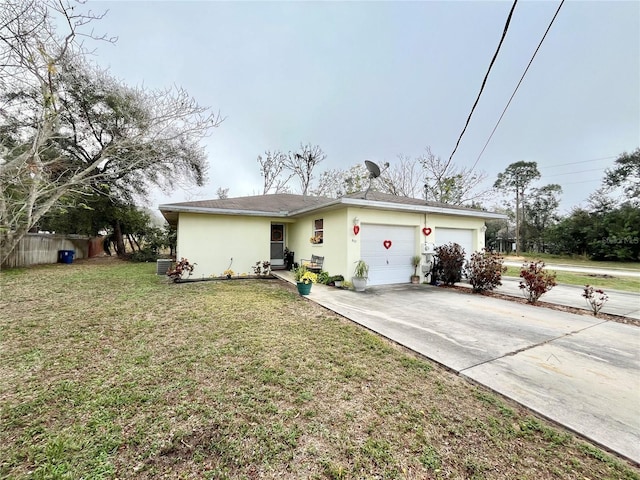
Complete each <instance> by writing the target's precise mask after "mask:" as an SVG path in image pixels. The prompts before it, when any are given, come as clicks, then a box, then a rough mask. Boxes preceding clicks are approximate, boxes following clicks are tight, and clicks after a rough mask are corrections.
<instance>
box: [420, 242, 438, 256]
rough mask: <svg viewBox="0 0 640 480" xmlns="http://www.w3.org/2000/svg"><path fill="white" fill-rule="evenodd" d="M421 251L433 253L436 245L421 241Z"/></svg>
mask: <svg viewBox="0 0 640 480" xmlns="http://www.w3.org/2000/svg"><path fill="white" fill-rule="evenodd" d="M422 253H427V254H434V253H436V246H435V245H434V244H433V243H429V242H426V243H423V244H422Z"/></svg>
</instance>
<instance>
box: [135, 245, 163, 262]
mask: <svg viewBox="0 0 640 480" xmlns="http://www.w3.org/2000/svg"><path fill="white" fill-rule="evenodd" d="M157 259H158V252H157V251H156V250H153V249H151V248H146V247H145V248H143V249H142V250H136V251H135V252H133V253H132V254H131V255H130V256H129V260H131V261H132V262H155V261H156V260H157Z"/></svg>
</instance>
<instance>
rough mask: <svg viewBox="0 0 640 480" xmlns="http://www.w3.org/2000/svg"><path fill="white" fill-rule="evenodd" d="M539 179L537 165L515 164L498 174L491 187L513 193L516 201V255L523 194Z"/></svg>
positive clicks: (534, 163)
mask: <svg viewBox="0 0 640 480" xmlns="http://www.w3.org/2000/svg"><path fill="white" fill-rule="evenodd" d="M538 178H540V172H539V171H538V164H537V163H536V162H525V161H520V162H515V163H512V164H511V165H509V166H508V167H507V168H506V169H505V171H504V172H502V173H499V174H498V178H497V180H496V181H495V183H494V184H493V187H494V188H496V189H498V190H501V191H503V192H515V196H516V198H515V200H516V208H515V210H516V255H519V254H520V249H521V245H520V237H521V233H522V232H521V226H522V218H523V215H522V213H521V209H520V206H521V203H522V199H523V198H524V195H525V192H526V190H527V188H529V185H530V184H531V182H533V181H534V180H537V179H538Z"/></svg>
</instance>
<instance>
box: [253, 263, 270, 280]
mask: <svg viewBox="0 0 640 480" xmlns="http://www.w3.org/2000/svg"><path fill="white" fill-rule="evenodd" d="M251 269H252V270H253V273H254V275H258V276H262V277H266V276H268V275H271V262H269V261H268V260H262V261H260V260H259V261H257V262H256V264H255V265H254V266H253V267H251Z"/></svg>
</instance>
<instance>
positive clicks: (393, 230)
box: [360, 224, 418, 285]
mask: <svg viewBox="0 0 640 480" xmlns="http://www.w3.org/2000/svg"><path fill="white" fill-rule="evenodd" d="M360 235H361V236H362V238H361V240H360V241H361V242H362V243H361V249H360V256H361V257H362V259H363V260H364V261H365V262H367V264H368V265H369V280H368V282H367V283H368V284H369V285H386V284H391V283H409V282H410V281H411V278H410V277H411V275H413V266H412V265H411V257H413V256H414V255H416V254H417V253H418V250H417V249H416V227H399V226H395V225H393V226H392V225H374V224H363V225H361V228H360ZM387 247H388V248H387Z"/></svg>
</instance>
